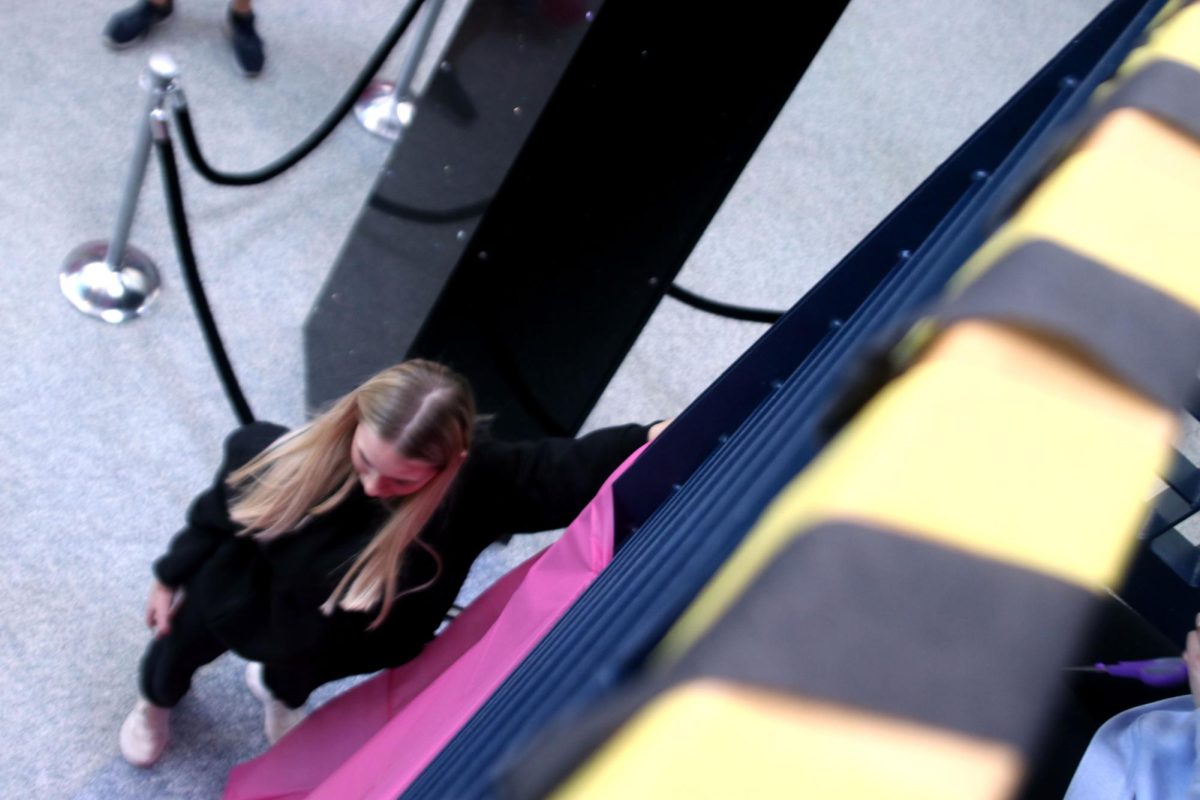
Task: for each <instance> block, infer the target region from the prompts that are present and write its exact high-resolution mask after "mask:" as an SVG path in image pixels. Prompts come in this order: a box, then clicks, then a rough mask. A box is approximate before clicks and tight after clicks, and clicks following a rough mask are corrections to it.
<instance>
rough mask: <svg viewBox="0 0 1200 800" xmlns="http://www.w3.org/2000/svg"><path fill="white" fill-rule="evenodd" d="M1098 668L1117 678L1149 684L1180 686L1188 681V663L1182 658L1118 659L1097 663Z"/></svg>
mask: <svg viewBox="0 0 1200 800" xmlns="http://www.w3.org/2000/svg"><path fill="white" fill-rule="evenodd" d="M1096 669H1097V670H1099V671H1100V672H1107V673H1108V674H1109V675H1112V676H1114V677H1117V678H1133V679H1134V680H1138V681H1141V682H1142V683H1144V684H1146V685H1147V686H1178V685H1179V684H1181V683H1187V679H1188V669H1187V664H1186V663H1184V660H1183V659H1182V658H1151V659H1147V660H1145V661H1118V662H1117V663H1116V664H1097V665H1096Z"/></svg>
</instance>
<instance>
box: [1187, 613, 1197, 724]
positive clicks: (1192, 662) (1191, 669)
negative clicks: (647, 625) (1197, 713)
mask: <svg viewBox="0 0 1200 800" xmlns="http://www.w3.org/2000/svg"><path fill="white" fill-rule="evenodd" d="M1183 660H1184V663H1186V664H1187V668H1188V686H1189V687H1191V690H1192V698H1193V699H1194V700H1195V701H1196V707H1197V708H1200V614H1198V615H1197V616H1196V629H1195V630H1192V631H1190V632H1189V633H1188V635H1187V649H1186V650H1184V651H1183Z"/></svg>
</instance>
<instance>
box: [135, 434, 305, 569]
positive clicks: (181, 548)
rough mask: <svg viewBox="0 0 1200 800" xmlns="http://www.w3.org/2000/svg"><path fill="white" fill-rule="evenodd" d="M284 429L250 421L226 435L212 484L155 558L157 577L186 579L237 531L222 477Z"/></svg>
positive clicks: (199, 497)
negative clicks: (162, 551)
mask: <svg viewBox="0 0 1200 800" xmlns="http://www.w3.org/2000/svg"><path fill="white" fill-rule="evenodd" d="M286 432H287V429H286V428H284V427H282V426H280V425H274V424H271V423H267V422H253V423H251V424H249V425H244V426H242V427H240V428H238V429H237V430H235V431H234V432H233V433H231V434H229V436H227V437H226V439H225V447H224V457H223V459H222V461H221V466H220V468H219V469H218V470H217V475H216V478H215V479H214V480H213V484H212V486H210V487H209V488H208V489H206V490H205V491H203V492H201V493H200V494H199V495H197V496H196V498H195V499H194V500H193V501H192V504H191V505H190V506H189V507H188V511H187V516H186V524H185V525H184V527H183V528H182V529H181V530H180V531H179V532H178V533H176V534H175V536H174V537H173V538H172V539H171V542H170V544H169V545H168V546H167V552H166V554H164V555H163V556H161V557H160V558H159V559H158V560H157V561H155V562H154V567H153V570H154V575H155V577H156V578H158V580H159V581H161V582H162V583H163V584H164V585H166V586H171V587H179V586H182V585H183V584H185V583H187V582H188V580H190V579H191V577H192V576H193V575H195V574H196V572H197V570H199V569H200V567H201V565H203V564H204V562H205V561H206V560H207V559H208V558H209V557H210V556H212V554H213V553H214V552H216V550H217V548H218V547H220V546H221V543H222V542H224V541H225V540H226V539H228V538H230V537H232V536H233V535H234V534H235V533H237V531H238V530H239V529H240V526H239V525H238V524H237V523H235V522H234V521H233V520H231V519H230V518H229V506H228V501H229V495H228V488H227V487H226V486H225V479H226V478H227V477H228V476H229V473H231V472H233V471H234V470H236V469H237V468H238V467H241V466H242V465H244V464H246V463H247V462H249V461H250V459H252V458H254V456H256V455H258V454H259V453H261V452H262V451H263V450H265V449H266V448H267V447H268V446H269V445H270V444H271V443H272V442H274V441H275V440H276V439H278V438H279V437H280V436H282V435H283V434H284V433H286Z"/></svg>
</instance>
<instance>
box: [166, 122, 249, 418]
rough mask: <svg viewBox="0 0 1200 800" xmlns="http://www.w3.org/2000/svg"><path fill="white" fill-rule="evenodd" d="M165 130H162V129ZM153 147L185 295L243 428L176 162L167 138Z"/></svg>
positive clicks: (241, 404)
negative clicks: (199, 264)
mask: <svg viewBox="0 0 1200 800" xmlns="http://www.w3.org/2000/svg"><path fill="white" fill-rule="evenodd" d="M164 131H165V128H164ZM154 144H155V148H156V149H157V150H158V157H159V166H160V167H161V169H160V171H161V172H162V177H163V188H164V189H165V194H166V196H167V213H168V215H169V216H170V220H171V232H172V233H173V234H174V236H175V249H176V250H177V251H178V253H179V262H180V264H181V265H182V266H183V275H184V278H185V279H186V281H187V288H188V296H189V297H190V298H191V300H192V307H193V308H194V309H195V310H196V316H197V317H199V319H200V325H201V327H202V328H203V329H204V342H205V344H207V345H208V353H209V355H210V356H212V360H213V365H214V366H215V367H216V368H217V374H218V375H220V377H221V385H222V386H223V387H224V389H225V396H226V397H227V398H228V399H229V403H230V405H232V406H233V413H234V414H235V415H236V416H237V418H238V421H239V422H241V424H243V425H248V424H250V423H251V422H254V413H253V412H252V411H251V410H250V404H249V403H247V402H246V397H245V395H243V394H242V387H241V386H239V385H238V380H237V376H236V375H234V372H233V366H232V365H231V364H230V363H229V356H228V355H227V354H226V353H225V346H224V345H223V344H222V343H221V334H220V332H219V331H218V330H217V323H216V320H214V319H213V315H212V309H210V308H209V306H208V298H207V297H206V296H205V294H204V284H203V283H202V282H201V281H200V272H199V270H198V269H197V268H196V254H195V252H194V251H193V250H192V239H191V235H190V234H189V233H188V224H187V215H186V213H185V212H184V208H183V187H182V186H181V185H180V183H179V166H178V164H177V163H176V162H175V150H174V148H173V147H172V146H171V139H170V137H168V136H165V135H164V136H160V137H156V138H155V142H154Z"/></svg>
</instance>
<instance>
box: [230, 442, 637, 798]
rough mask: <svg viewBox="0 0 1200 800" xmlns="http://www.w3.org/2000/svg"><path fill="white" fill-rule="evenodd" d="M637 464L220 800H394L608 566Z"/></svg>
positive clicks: (245, 772) (237, 773) (247, 770)
mask: <svg viewBox="0 0 1200 800" xmlns="http://www.w3.org/2000/svg"><path fill="white" fill-rule="evenodd" d="M643 449H644V448H643ZM640 453H641V450H638V452H636V453H634V454H633V455H632V456H630V457H629V458H628V459H626V461H625V463H624V464H622V465H621V467H620V468H619V469H618V470H617V471H616V472H614V473H613V474H612V475H611V476H610V477H609V479H608V480H607V481H606V482H605V484H604V486H603V487H602V488H601V489H600V492H599V493H598V494H597V495H596V497H595V498H594V499H593V500H592V502H591V503H589V504H588V506H587V507H586V508H585V509H584V510H583V511H582V512H580V514H579V516H578V517H577V518H576V519H575V521H574V522H572V523H571V525H570V527H568V528H567V530H566V532H565V533H564V534H563V536H562V538H561V539H559V540H558V541H557V542H556V543H554V544H553V545H551V546H550V547H548V548H546V549H545V550H543V551H542V552H540V553H538V554H537V555H535V556H533V557H532V558H530V559H529V560H528V561H526V562H525V563H523V564H521V565H520V566H519V567H516V568H515V569H513V570H512V571H511V572H509V573H508V574H507V575H505V576H504V577H503V578H501V579H500V580H499V581H497V582H496V583H495V584H494V585H493V586H492V587H491V588H489V589H488V590H487V591H486V592H484V593H483V594H482V595H480V596H479V597H478V598H477V599H476V600H475V602H473V603H471V605H470V607H468V608H467V609H466V610H464V611H463V612H462V614H460V615H459V617H458V618H457V619H456V620H454V622H453V623H451V624H450V625H449V626H448V627H447V628H446V629H445V630H444V631H443V632H442V633H441V634H440V635H439V636H438V637H437V638H436V639H435V640H434V641H433V642H431V643H430V644H429V645H427V646H426V648H425V649H424V650H423V651H422V652H421V654H420V655H419V656H418V657H417V658H415V659H413V660H412V661H410V662H409V663H407V664H404V665H403V666H400V667H397V668H396V669H392V670H387V671H385V672H381V673H380V674H378V675H376V676H375V677H374V678H372V679H370V680H368V681H366V682H364V683H361V684H359V685H358V686H355V687H354V688H353V689H351V690H349V691H348V692H346V693H344V694H342V695H340V696H338V697H336V698H334V699H333V700H331V701H330V702H328V703H326V704H325V705H324V706H322V707H321V708H319V709H317V711H316V712H315V713H313V714H312V715H311V716H310V717H309V718H308V719H306V720H305V721H304V722H303V723H301V724H300V725H299V726H297V727H296V728H295V729H293V730H292V731H291V733H289V734H288V735H287V736H285V737H284V738H283V739H281V740H280V741H279V742H278V743H277V744H276V745H275V747H273V748H272V749H271V750H269V751H267V752H266V753H264V754H263V755H261V756H259V757H258V758H256V759H253V760H251V761H247V762H245V763H242V764H239V765H238V766H236V767H234V768H233V770H232V772H230V775H229V780H228V782H227V784H226V786H225V794H224V797H225V800H292V799H293V798H309V800H350V798H362V799H363V800H366V798H381V800H394V798H395V797H396V796H397V795H399V794H400V793H401V792H402V791H404V789H405V788H406V787H407V786H408V784H409V783H411V782H412V781H413V779H414V778H416V777H417V776H418V775H419V774H420V773H421V770H423V769H424V768H425V766H426V765H427V764H428V763H429V762H430V761H432V760H433V758H434V756H436V755H437V754H438V752H439V751H441V749H442V747H444V746H445V745H446V743H447V742H449V741H450V739H451V738H453V736H454V734H455V733H457V732H458V730H459V729H460V728H461V727H462V726H463V725H464V724H465V723H466V722H467V720H469V719H470V718H471V715H472V714H474V713H475V711H476V710H477V709H478V708H479V707H480V706H481V705H483V703H484V701H486V700H487V699H488V697H490V696H491V694H492V692H494V691H495V690H496V688H497V687H499V686H500V684H501V683H502V682H503V681H504V679H505V678H507V677H508V675H509V673H511V672H512V671H513V670H514V669H515V668H516V667H517V665H518V664H520V663H521V660H522V659H523V658H524V657H525V656H526V654H528V653H529V651H530V650H532V649H533V647H534V645H536V644H537V643H538V641H540V640H541V638H542V637H543V636H544V635H545V634H546V633H547V632H548V631H549V630H550V628H551V627H553V625H554V623H555V622H557V621H558V619H559V617H561V616H562V615H563V613H564V612H566V610H567V609H568V608H569V607H570V606H571V604H572V603H573V602H575V599H576V598H577V597H578V596H579V595H580V594H581V593H582V592H583V590H584V589H585V588H587V586H588V585H589V584H590V583H591V582H592V580H593V579H594V578H595V577H596V576H597V575H598V574H599V573H600V571H601V570H602V569H604V567H605V566H606V565H607V564H608V562H609V561H610V560H611V559H612V542H613V504H612V483H613V481H614V480H615V479H616V478H617V477H618V476H619V475H620V474H621V473H622V472H624V471H625V469H626V468H627V467H628V466H629V465H630V464H631V463H633V461H634V460H635V459H636V458H637V457H638V455H639V454H640Z"/></svg>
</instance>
